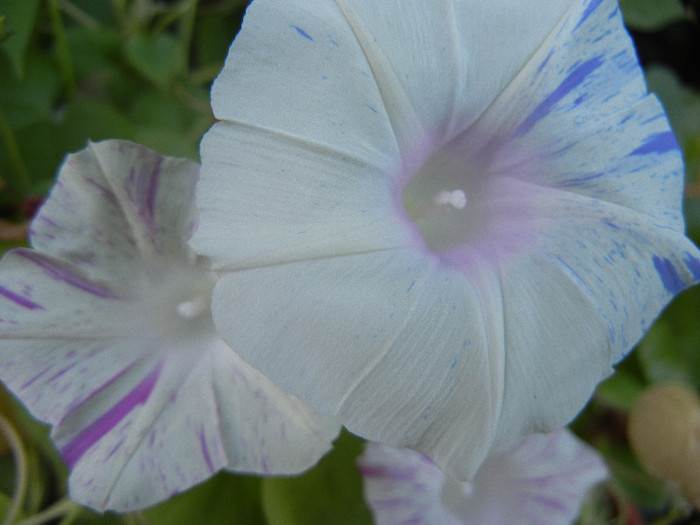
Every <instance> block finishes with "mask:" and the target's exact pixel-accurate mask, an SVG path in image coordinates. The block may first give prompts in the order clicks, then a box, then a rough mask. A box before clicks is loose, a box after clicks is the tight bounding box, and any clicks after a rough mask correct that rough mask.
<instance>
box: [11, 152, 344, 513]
mask: <svg viewBox="0 0 700 525" xmlns="http://www.w3.org/2000/svg"><path fill="white" fill-rule="evenodd" d="M197 171H198V167H197V165H196V164H195V163H193V162H191V161H188V160H185V159H174V158H168V157H162V156H160V155H158V154H156V153H155V152H153V151H150V150H148V149H146V148H144V147H141V146H139V145H136V144H132V143H129V142H124V141H105V142H101V143H96V144H90V145H89V146H88V147H87V149H85V150H83V151H82V152H80V153H77V154H74V155H70V156H69V157H68V158H67V159H66V161H65V164H64V165H63V167H62V169H61V172H60V175H59V178H58V182H57V183H56V186H55V187H54V189H53V191H52V193H51V195H50V197H49V199H48V200H47V201H46V203H45V204H44V206H43V207H42V208H41V210H40V212H39V214H38V216H37V217H36V218H35V219H34V222H33V223H32V226H31V243H32V246H33V247H34V249H33V250H30V249H17V250H13V251H12V252H10V253H8V254H7V255H6V256H5V257H4V258H3V259H2V261H1V262H0V380H2V381H3V382H4V383H5V384H6V385H7V386H8V388H9V389H10V390H11V391H12V392H14V394H15V395H16V396H17V397H18V398H19V399H20V400H21V401H22V402H23V403H24V404H25V405H26V406H27V407H28V408H29V410H30V411H31V412H32V413H33V414H34V415H35V416H36V417H38V418H39V419H41V420H43V421H46V422H48V423H50V424H51V425H53V432H52V435H53V439H54V441H55V442H56V445H57V447H58V449H59V450H60V452H61V455H62V456H63V458H64V459H65V461H66V463H67V464H68V466H69V467H70V469H71V476H70V480H69V483H70V492H71V496H72V497H73V498H74V499H75V500H77V501H78V502H79V503H83V504H85V505H89V506H92V507H95V508H98V509H105V508H109V509H116V510H119V511H126V510H132V509H136V508H141V507H145V506H147V505H151V504H153V503H155V502H157V501H160V500H163V499H166V498H168V497H169V496H171V495H173V494H175V493H177V492H179V491H182V490H184V489H186V488H188V487H190V486H192V485H194V484H195V483H198V482H200V481H202V480H204V479H206V478H208V477H209V476H211V475H212V474H213V473H214V472H216V471H218V470H220V469H234V470H237V471H244V472H255V473H265V474H267V473H274V474H282V473H296V472H299V471H301V470H303V469H305V468H307V467H309V466H311V465H312V464H313V463H315V462H316V461H317V460H318V458H319V457H320V456H321V455H322V454H323V453H324V452H325V451H326V450H328V449H329V448H330V446H331V440H332V439H333V438H334V437H335V435H336V434H337V431H338V428H339V426H338V425H337V423H335V422H334V421H333V420H332V419H330V418H326V417H325V416H319V415H316V414H313V413H312V412H311V411H310V410H309V409H308V408H306V407H305V406H303V405H302V404H301V403H300V402H299V401H298V400H296V399H294V398H293V397H291V396H289V395H287V394H285V393H283V392H282V391H281V390H280V389H279V388H278V387H277V386H276V385H274V384H273V383H272V382H271V381H270V380H268V379H267V378H265V377H264V376H263V375H261V374H260V373H259V372H257V371H256V370H254V369H252V368H251V367H250V366H249V365H248V364H246V363H245V362H244V361H243V360H242V359H241V358H240V357H239V356H238V355H237V354H236V353H235V352H234V351H233V350H232V349H231V347H229V346H228V345H226V343H224V342H223V341H222V340H221V339H219V338H218V337H217V336H216V334H215V331H214V325H213V323H212V320H211V313H210V308H209V306H210V293H211V288H212V286H213V284H214V281H215V277H214V275H213V274H212V273H211V272H210V271H209V270H207V267H206V264H205V261H204V260H202V259H201V258H198V257H196V256H195V255H194V253H193V252H192V251H191V249H190V248H189V247H188V245H187V240H188V238H189V237H190V235H191V233H192V230H193V229H194V226H195V211H194V185H195V183H196V181H197V176H198V175H197Z"/></svg>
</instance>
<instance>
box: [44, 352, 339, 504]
mask: <svg viewBox="0 0 700 525" xmlns="http://www.w3.org/2000/svg"><path fill="white" fill-rule="evenodd" d="M153 350H158V349H153ZM185 350H189V351H192V350H195V351H196V352H200V353H201V355H200V356H198V358H195V359H192V360H191V363H190V364H189V367H184V366H182V365H183V364H184V363H173V362H172V361H174V360H164V361H162V362H160V363H159V364H158V365H157V367H156V368H155V369H153V370H152V371H151V372H150V373H149V374H148V375H147V376H145V377H140V376H139V377H138V381H137V382H136V383H135V384H133V387H131V389H130V390H128V391H126V392H122V391H123V387H124V386H126V384H128V383H127V381H126V380H127V379H128V378H127V377H124V376H120V377H119V382H118V383H115V385H114V387H112V386H111V385H110V386H107V387H106V389H105V390H107V389H112V390H110V391H107V392H102V391H100V392H97V393H96V394H95V397H94V398H93V399H90V401H89V402H88V403H85V404H84V405H82V406H79V407H78V408H77V409H76V410H75V411H73V412H72V413H70V414H69V415H68V416H67V417H66V418H65V420H64V421H63V422H62V423H61V425H60V426H58V427H56V429H55V431H54V439H55V440H56V444H57V446H58V447H59V448H60V449H61V452H62V454H63V457H64V458H65V459H66V461H67V463H68V464H69V466H70V467H72V472H71V477H70V487H71V495H72V496H73V497H74V498H78V499H79V501H81V502H83V503H86V504H88V505H91V506H94V507H97V508H110V509H117V510H120V511H127V510H134V509H139V508H143V507H145V506H148V505H152V504H153V503H156V502H158V501H161V500H163V499H166V498H168V497H171V496H172V495H174V494H176V493H178V492H180V491H182V490H185V489H187V488H189V487H191V486H192V485H194V484H196V483H199V482H200V481H202V480H204V479H207V478H208V477H209V476H211V475H212V474H214V473H215V472H217V471H218V470H220V469H222V468H224V469H230V470H236V471H239V472H253V473H262V474H272V473H274V474H294V473H298V472H299V471H301V470H304V469H306V468H308V467H310V466H312V465H313V464H314V463H315V462H316V461H317V460H318V458H319V456H320V455H321V454H323V452H325V451H326V450H327V449H328V448H329V446H330V440H331V439H333V437H335V435H336V434H337V431H338V425H337V423H336V422H335V421H333V420H331V419H330V418H329V419H325V418H320V417H318V416H317V415H315V414H313V413H311V412H310V411H309V410H308V409H307V408H306V407H305V406H303V405H301V403H299V402H298V401H296V400H295V399H294V398H291V397H290V396H288V395H286V394H284V393H282V392H281V390H280V389H279V388H278V387H277V386H276V385H274V384H273V383H272V382H270V381H269V380H268V379H266V378H265V377H264V376H262V375H261V374H260V373H258V372H257V371H255V370H253V369H252V368H251V367H250V366H249V365H247V364H246V363H245V362H243V361H242V360H241V359H240V358H239V357H238V356H236V354H235V353H233V352H232V351H231V349H230V348H229V347H228V346H226V345H225V344H223V343H222V342H221V341H218V340H216V339H212V340H211V342H210V344H209V345H208V347H207V346H204V345H200V346H199V347H197V348H196V349H192V348H191V347H189V346H188V347H187V348H185ZM117 385H118V387H119V390H118V391H117V390H116V388H117ZM109 403H112V404H111V405H110V404H109ZM95 414H99V417H97V418H95Z"/></svg>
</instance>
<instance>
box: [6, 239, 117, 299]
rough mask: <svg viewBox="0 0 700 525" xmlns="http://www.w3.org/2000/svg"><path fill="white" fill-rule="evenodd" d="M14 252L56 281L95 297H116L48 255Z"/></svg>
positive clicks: (23, 251)
mask: <svg viewBox="0 0 700 525" xmlns="http://www.w3.org/2000/svg"><path fill="white" fill-rule="evenodd" d="M15 253H17V255H20V256H21V257H24V258H25V259H27V260H29V261H31V262H33V263H34V264H36V265H37V266H39V267H40V268H41V269H42V270H44V274H46V275H47V276H49V277H51V278H52V279H54V280H56V281H63V282H64V283H66V284H68V285H70V286H73V287H74V288H78V289H79V290H82V291H84V292H87V293H89V294H92V295H95V296H97V297H102V298H104V299H117V295H116V294H115V293H114V292H113V291H112V290H110V289H109V288H106V287H104V286H101V285H99V284H96V283H93V282H91V281H89V280H87V279H86V278H85V277H83V276H82V275H79V274H77V273H74V272H73V271H72V270H71V269H70V268H69V267H68V266H67V265H65V264H64V263H60V262H58V261H55V260H53V259H49V258H48V257H45V256H42V255H40V254H38V253H35V252H33V251H31V250H23V249H19V250H17V251H16V252H15Z"/></svg>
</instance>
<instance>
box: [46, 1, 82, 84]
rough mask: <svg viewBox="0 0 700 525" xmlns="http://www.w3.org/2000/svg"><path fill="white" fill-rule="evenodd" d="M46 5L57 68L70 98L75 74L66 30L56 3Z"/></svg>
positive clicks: (50, 2)
mask: <svg viewBox="0 0 700 525" xmlns="http://www.w3.org/2000/svg"><path fill="white" fill-rule="evenodd" d="M48 4H49V16H50V18H51V27H52V29H53V34H54V38H55V39H56V58H57V59H58V66H59V68H60V70H61V76H62V77H63V83H64V84H65V86H66V90H67V92H68V95H69V97H72V96H73V95H74V94H75V89H76V83H75V74H74V73H73V60H72V59H71V56H70V48H69V47H68V39H67V38H66V28H65V27H64V25H63V19H62V18H61V10H60V8H59V7H58V1H57V0H48Z"/></svg>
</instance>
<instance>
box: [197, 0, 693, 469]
mask: <svg viewBox="0 0 700 525" xmlns="http://www.w3.org/2000/svg"><path fill="white" fill-rule="evenodd" d="M212 106H213V110H214V114H215V115H216V117H217V118H218V119H219V120H220V122H218V123H217V124H215V125H214V127H213V128H212V129H211V130H210V131H209V132H208V133H207V134H206V135H205V137H204V139H203V141H202V146H201V155H202V171H201V180H200V182H199V183H198V185H197V203H198V207H199V210H200V218H201V224H200V228H199V229H198V230H197V232H196V233H195V234H194V236H193V238H192V245H193V246H194V248H195V249H196V250H197V251H198V252H199V253H201V254H202V255H204V256H207V257H209V258H210V260H211V262H212V268H214V269H215V270H216V271H217V272H220V274H221V278H220V279H219V280H218V281H217V283H216V284H215V285H214V291H213V294H212V312H213V318H214V323H215V325H216V326H217V329H218V331H219V333H221V336H222V338H223V339H225V340H226V341H227V342H228V343H229V344H231V345H232V346H233V347H234V348H236V349H237V350H238V351H239V352H240V354H241V356H243V357H244V358H245V359H246V360H247V361H248V362H250V363H251V364H252V365H253V366H254V367H256V368H257V369H258V370H261V371H262V372H263V373H265V374H266V375H267V376H268V377H270V378H271V379H272V380H274V381H275V382H276V383H277V384H278V385H280V386H281V387H282V388H284V389H285V390H286V391H288V392H290V393H292V394H294V395H295V396H297V397H298V398H299V399H301V400H303V401H304V402H305V403H307V404H308V405H309V406H311V407H313V408H314V409H315V410H318V411H319V412H321V413H324V414H327V415H330V416H333V417H337V418H338V419H339V420H340V421H341V423H342V424H343V425H345V426H346V427H347V428H348V429H349V430H350V431H351V432H353V433H355V434H358V435H360V436H362V437H364V438H367V439H369V440H372V441H376V442H380V443H383V444H387V445H392V446H397V447H407V448H413V449H415V450H418V451H421V452H423V453H425V454H427V455H428V456H430V458H431V459H433V460H434V461H435V462H436V463H437V464H438V465H439V466H440V468H441V469H443V470H445V471H446V472H448V473H449V474H451V475H453V476H455V477H457V478H459V479H463V480H469V479H470V478H471V477H472V476H473V475H474V474H475V472H476V471H477V470H478V468H479V465H480V464H481V462H482V461H483V460H484V459H485V458H486V457H487V455H488V454H489V451H490V450H491V449H492V448H493V447H494V446H498V445H502V444H505V443H508V442H510V441H511V440H513V439H515V438H516V437H518V436H521V435H525V434H529V433H533V432H546V431H551V430H554V429H557V428H560V427H562V426H563V425H565V424H567V423H568V422H569V421H570V420H571V419H572V418H573V417H574V416H575V415H576V414H577V412H578V411H579V410H580V409H581V408H582V407H583V406H584V404H585V403H586V402H587V401H588V399H589V398H590V396H591V394H592V392H593V390H594V389H595V387H596V385H597V384H598V382H600V381H601V380H602V379H603V378H605V377H606V376H608V375H609V374H610V373H611V372H612V366H613V364H615V363H616V362H618V361H619V360H620V359H621V358H622V357H623V356H624V355H626V354H627V353H628V352H629V351H630V349H631V348H632V347H633V346H634V345H635V344H636V343H637V342H638V341H639V339H640V338H641V337H642V335H643V334H644V333H645V331H646V330H647V329H648V327H649V326H650V324H651V323H652V321H653V320H654V319H655V317H656V316H657V315H658V314H659V312H660V311H661V309H662V308H663V307H664V306H665V305H666V304H667V303H668V301H669V300H671V298H673V297H674V295H675V294H677V293H679V292H680V291H682V290H683V289H684V288H686V287H687V286H689V285H691V284H693V283H695V282H697V280H698V279H700V253H699V252H698V250H697V248H696V247H695V246H694V245H693V244H692V243H691V242H690V241H689V240H688V239H687V238H686V237H685V235H684V224H683V216H682V210H681V202H682V190H683V164H682V159H681V154H680V151H679V148H678V145H677V143H676V140H675V139H674V136H673V133H672V132H671V130H670V129H669V126H668V122H667V119H666V117H665V115H664V111H663V108H662V107H661V105H660V104H659V102H658V100H657V99H656V98H655V97H654V96H651V95H649V94H648V93H647V89H646V86H645V83H644V79H643V75H642V71H641V69H640V67H639V64H638V61H637V58H636V56H635V52H634V48H633V46H632V42H631V40H630V38H629V36H628V35H627V33H626V32H625V30H624V27H623V24H622V19H621V16H620V13H619V9H618V5H617V2H616V0H538V1H537V2H533V1H531V0H493V1H484V0H434V1H430V2H427V1H425V0H383V1H381V2H377V1H376V0H285V1H283V2H281V1H277V0H254V1H253V3H252V4H251V6H250V7H249V8H248V11H247V14H246V16H245V19H244V22H243V27H242V29H241V32H240V33H239V34H238V36H237V37H236V39H235V41H234V42H233V44H232V46H231V48H230V51H229V56H228V59H227V62H226V64H225V66H224V69H223V71H222V72H221V74H220V75H219V77H218V78H217V79H216V82H215V83H214V86H213V88H212ZM233 224H235V225H236V227H232V225H233ZM243 305H245V306H243Z"/></svg>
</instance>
